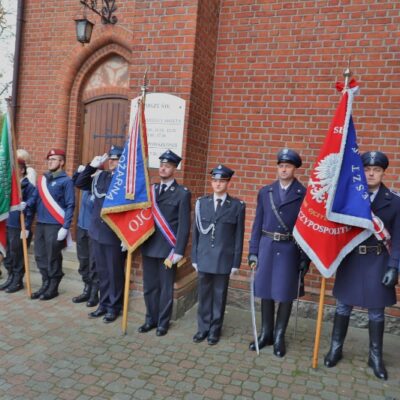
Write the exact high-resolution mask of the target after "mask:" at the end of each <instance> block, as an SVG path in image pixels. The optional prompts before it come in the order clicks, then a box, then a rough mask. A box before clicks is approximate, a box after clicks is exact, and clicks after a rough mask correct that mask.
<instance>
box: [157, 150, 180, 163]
mask: <svg viewBox="0 0 400 400" xmlns="http://www.w3.org/2000/svg"><path fill="white" fill-rule="evenodd" d="M158 158H159V160H160V161H161V162H162V163H165V162H170V163H173V164H175V165H176V166H178V165H179V163H180V162H181V161H182V158H181V157H179V156H178V154H175V153H174V152H173V151H171V150H167V151H165V152H164V153H162V154H161V156H160V157H158Z"/></svg>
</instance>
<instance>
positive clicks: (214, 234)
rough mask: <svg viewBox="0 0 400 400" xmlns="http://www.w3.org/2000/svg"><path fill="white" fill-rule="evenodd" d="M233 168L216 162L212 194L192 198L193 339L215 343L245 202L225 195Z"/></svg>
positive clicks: (237, 260)
mask: <svg viewBox="0 0 400 400" xmlns="http://www.w3.org/2000/svg"><path fill="white" fill-rule="evenodd" d="M233 174H234V171H232V170H231V169H229V168H228V167H225V166H224V165H219V166H218V167H216V168H214V169H213V170H212V171H211V176H212V182H211V186H212V188H213V192H214V193H213V194H211V195H209V196H204V197H201V198H199V199H198V200H197V202H196V210H195V221H194V223H193V237H192V263H193V267H194V268H195V270H196V271H197V272H198V300H199V304H198V309H197V325H198V331H197V333H196V334H195V335H194V336H193V341H194V342H195V343H199V342H201V341H203V340H204V339H205V338H207V341H208V344H209V345H215V344H217V343H218V341H219V338H220V335H221V329H222V323H223V320H224V313H225V305H226V298H227V294H228V284H229V276H230V274H234V273H235V272H236V271H237V270H238V269H239V268H240V264H241V261H242V250H243V236H244V220H245V208H246V207H245V204H244V202H243V201H240V200H239V199H236V198H234V197H231V196H229V194H228V192H227V191H228V185H229V181H230V179H231V177H232V175H233Z"/></svg>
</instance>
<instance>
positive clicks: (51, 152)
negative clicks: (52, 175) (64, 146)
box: [46, 149, 65, 159]
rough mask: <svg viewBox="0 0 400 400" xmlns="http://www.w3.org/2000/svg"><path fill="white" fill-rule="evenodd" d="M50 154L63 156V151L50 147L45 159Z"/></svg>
mask: <svg viewBox="0 0 400 400" xmlns="http://www.w3.org/2000/svg"><path fill="white" fill-rule="evenodd" d="M51 156H61V157H63V158H65V151H64V150H61V149H50V150H49V152H48V153H47V156H46V159H49V157H51Z"/></svg>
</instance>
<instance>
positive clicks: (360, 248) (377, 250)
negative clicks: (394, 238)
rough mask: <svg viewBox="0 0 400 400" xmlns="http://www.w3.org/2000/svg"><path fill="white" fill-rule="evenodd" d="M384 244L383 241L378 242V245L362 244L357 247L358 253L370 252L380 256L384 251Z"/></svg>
mask: <svg viewBox="0 0 400 400" xmlns="http://www.w3.org/2000/svg"><path fill="white" fill-rule="evenodd" d="M383 248H384V247H383V245H382V244H381V243H378V244H377V245H376V246H366V245H363V244H362V245H360V246H358V247H356V251H357V252H358V254H368V253H376V255H378V256H379V254H381V253H382V252H383Z"/></svg>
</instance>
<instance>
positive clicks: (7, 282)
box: [0, 274, 13, 290]
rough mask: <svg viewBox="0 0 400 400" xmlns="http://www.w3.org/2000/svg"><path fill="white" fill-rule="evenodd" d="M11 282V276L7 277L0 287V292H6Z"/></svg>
mask: <svg viewBox="0 0 400 400" xmlns="http://www.w3.org/2000/svg"><path fill="white" fill-rule="evenodd" d="M12 281H13V274H10V275H8V277H7V279H6V281H5V282H4V283H2V284H1V285H0V290H6V289H7V288H8V287H9V286H10V285H11V283H12Z"/></svg>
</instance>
